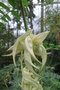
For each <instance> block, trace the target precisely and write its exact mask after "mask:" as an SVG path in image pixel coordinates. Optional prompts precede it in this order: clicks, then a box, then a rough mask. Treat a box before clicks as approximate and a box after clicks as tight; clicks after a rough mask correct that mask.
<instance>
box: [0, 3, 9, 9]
mask: <svg viewBox="0 0 60 90" xmlns="http://www.w3.org/2000/svg"><path fill="white" fill-rule="evenodd" d="M0 7H3V8H4V9H6V10H7V11H9V10H10V9H9V7H8V6H7V5H5V4H4V3H2V2H0Z"/></svg>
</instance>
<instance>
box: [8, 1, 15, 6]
mask: <svg viewBox="0 0 60 90" xmlns="http://www.w3.org/2000/svg"><path fill="white" fill-rule="evenodd" d="M15 1H16V0H8V2H9V4H10V5H11V6H13V7H14V6H15Z"/></svg>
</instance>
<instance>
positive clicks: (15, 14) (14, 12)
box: [11, 10, 20, 20]
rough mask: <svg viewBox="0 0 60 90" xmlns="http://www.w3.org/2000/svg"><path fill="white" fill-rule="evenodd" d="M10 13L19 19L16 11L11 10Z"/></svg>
mask: <svg viewBox="0 0 60 90" xmlns="http://www.w3.org/2000/svg"><path fill="white" fill-rule="evenodd" d="M11 13H12V14H13V15H14V16H15V17H16V19H18V20H19V18H20V16H19V15H18V14H17V12H16V11H14V10H12V11H11Z"/></svg>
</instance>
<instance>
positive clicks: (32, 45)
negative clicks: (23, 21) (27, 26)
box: [8, 30, 49, 90]
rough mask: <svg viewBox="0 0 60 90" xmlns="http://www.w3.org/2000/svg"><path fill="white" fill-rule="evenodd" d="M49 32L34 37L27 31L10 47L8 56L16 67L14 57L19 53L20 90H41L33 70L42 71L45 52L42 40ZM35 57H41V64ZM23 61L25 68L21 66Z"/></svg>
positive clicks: (45, 57) (36, 74) (45, 56)
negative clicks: (11, 57) (10, 56)
mask: <svg viewBox="0 0 60 90" xmlns="http://www.w3.org/2000/svg"><path fill="white" fill-rule="evenodd" d="M48 33H49V31H46V32H43V33H40V34H37V35H34V34H32V30H29V31H27V32H26V33H25V34H24V35H22V36H20V37H19V38H18V39H17V40H16V42H15V44H14V45H13V46H11V47H10V48H9V49H8V50H12V53H11V54H9V55H12V56H13V62H14V65H15V66H16V61H15V56H16V55H17V54H18V53H20V58H19V61H20V64H21V70H22V82H21V87H22V90H43V88H42V86H41V84H40V83H39V80H38V73H37V72H36V71H35V69H37V70H39V69H41V70H42V69H43V67H44V65H45V63H46V60H47V52H46V49H45V47H44V46H43V40H44V39H45V38H46V36H47V35H48ZM36 55H39V56H41V58H42V62H41V61H39V60H38V59H37V57H36ZM23 61H24V63H25V66H23ZM34 62H36V63H39V64H40V68H39V67H38V66H37V65H35V63H34Z"/></svg>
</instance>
